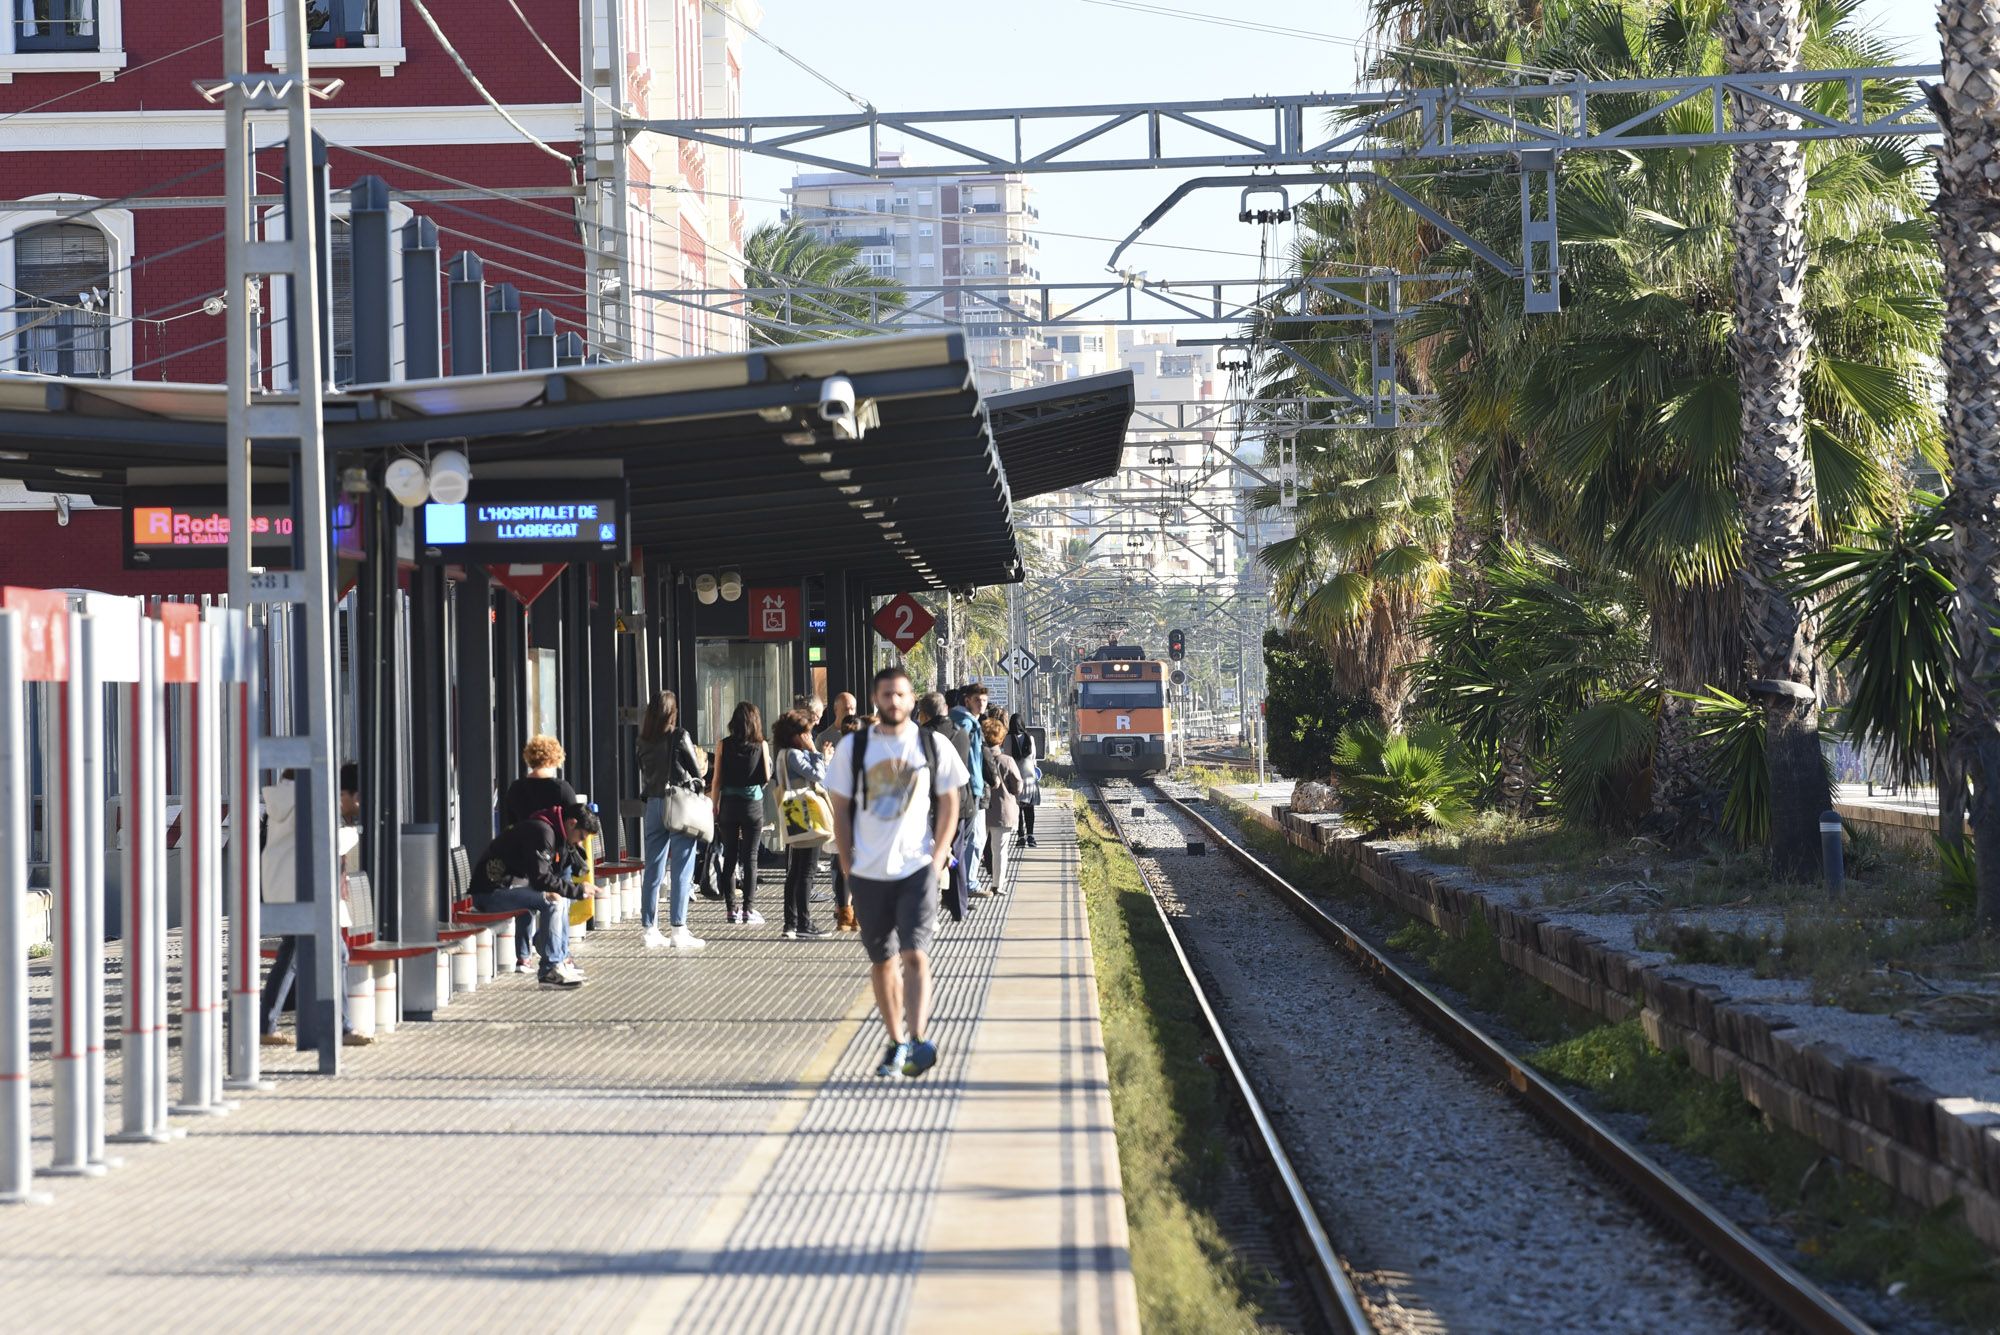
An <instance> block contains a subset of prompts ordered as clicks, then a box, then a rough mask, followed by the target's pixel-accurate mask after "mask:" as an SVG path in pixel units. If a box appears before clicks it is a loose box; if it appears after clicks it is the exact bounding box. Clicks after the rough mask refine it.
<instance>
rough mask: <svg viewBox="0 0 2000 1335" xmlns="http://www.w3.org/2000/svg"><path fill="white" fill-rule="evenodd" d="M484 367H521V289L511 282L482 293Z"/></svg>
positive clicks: (515, 369)
mask: <svg viewBox="0 0 2000 1335" xmlns="http://www.w3.org/2000/svg"><path fill="white" fill-rule="evenodd" d="M486 369H487V370H489V371H518V370H520V369H521V292H520V289H519V288H517V287H515V286H514V285H513V284H512V283H501V284H499V285H498V286H497V287H495V288H494V289H493V290H492V291H491V292H488V293H487V294H486Z"/></svg>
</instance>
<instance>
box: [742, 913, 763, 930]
mask: <svg viewBox="0 0 2000 1335" xmlns="http://www.w3.org/2000/svg"><path fill="white" fill-rule="evenodd" d="M743 925H744V926H745V927H762V926H763V925H764V915H763V914H761V913H759V912H757V910H756V909H745V910H744V911H743Z"/></svg>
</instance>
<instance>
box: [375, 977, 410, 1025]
mask: <svg viewBox="0 0 2000 1335" xmlns="http://www.w3.org/2000/svg"><path fill="white" fill-rule="evenodd" d="M372 967H373V968H374V970H375V1032H376V1033H378V1034H393V1033H395V1032H396V1025H397V1024H398V1023H400V1022H401V1020H402V1018H403V1007H402V1002H403V998H402V993H401V991H400V990H399V988H398V981H397V978H396V961H394V960H377V961H376V962H375V964H374V965H373V966H372Z"/></svg>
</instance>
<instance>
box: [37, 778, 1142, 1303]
mask: <svg viewBox="0 0 2000 1335" xmlns="http://www.w3.org/2000/svg"><path fill="white" fill-rule="evenodd" d="M1041 824H1042V831H1041V833H1042V834H1043V836H1044V837H1043V838H1042V841H1041V842H1042V847H1041V848H1040V849H1039V850H1036V851H1033V852H1030V853H1028V854H1027V855H1026V856H1025V857H1023V858H1022V860H1021V862H1020V864H1019V875H1018V879H1017V882H1016V886H1015V890H1014V893H1013V894H1011V895H1009V896H1006V897H1004V898H999V899H990V900H981V901H977V903H976V905H975V911H974V913H973V914H972V915H971V916H969V917H968V918H967V919H966V921H965V922H963V923H959V924H951V923H949V922H947V923H946V924H945V925H944V926H943V927H942V928H941V930H940V933H939V938H938V941H937V942H936V948H935V953H934V957H933V959H934V967H935V978H936V983H937V992H938V996H937V1005H936V1007H935V1009H934V1014H935V1017H936V1018H935V1020H934V1022H933V1025H932V1032H933V1034H934V1036H935V1037H936V1039H937V1041H938V1043H939V1046H940V1049H941V1053H942V1059H941V1061H940V1063H939V1065H938V1067H937V1069H936V1070H934V1071H933V1072H931V1073H930V1074H929V1075H928V1076H925V1077H924V1078H922V1079H920V1080H908V1079H903V1078H900V1077H899V1078H896V1079H894V1080H878V1079H877V1078H876V1077H875V1076H874V1074H873V1068H874V1066H875V1064H876V1062H877V1061H878V1060H879V1059H880V1053H881V1050H882V1042H883V1038H882V1031H881V1027H880V1025H879V1023H877V1022H876V1020H875V1019H874V1016H873V1013H872V1010H871V1008H870V1005H869V1001H868V997H867V994H866V968H865V964H866V961H865V957H864V956H863V955H862V952H861V950H860V947H859V946H858V945H857V944H856V942H855V939H854V938H853V937H851V936H846V937H836V938H830V939H829V940H827V941H825V942H822V943H794V942H787V941H781V940H779V939H778V936H777V927H776V925H775V919H776V917H777V914H776V910H777V908H778V907H779V905H778V903H777V899H778V894H777V888H776V886H775V885H771V884H767V885H766V886H765V887H764V888H763V890H762V891H761V892H760V898H761V903H760V907H762V908H763V909H764V911H765V912H766V913H768V914H770V915H771V916H772V917H773V920H774V923H773V925H772V926H769V927H763V928H731V927H729V926H727V925H725V924H724V923H722V922H721V913H720V906H719V905H715V904H712V903H710V902H708V901H701V900H698V901H697V909H696V913H695V922H694V929H695V931H696V932H697V934H699V935H702V936H705V937H707V938H708V940H709V943H710V944H709V947H708V949H706V950H704V951H701V952H698V953H692V954H688V955H676V954H675V953H674V952H671V951H653V952H648V951H646V950H644V949H643V948H642V947H641V945H640V943H639V933H638V929H637V927H636V926H635V925H632V924H625V925H623V926H620V927H617V928H613V929H611V930H610V931H608V932H603V933H592V934H591V937H590V942H589V944H588V945H587V946H586V947H585V948H583V949H582V950H581V951H580V952H579V954H578V962H579V963H580V964H581V965H582V966H583V967H584V968H585V969H586V970H587V972H588V973H589V975H590V979H591V981H590V982H589V984H588V985H587V986H585V987H584V988H583V989H581V990H580V991H578V992H576V993H569V994H565V993H555V992H546V991H542V990H540V989H539V988H537V987H536V986H535V984H534V983H533V982H532V981H530V980H529V979H527V978H524V977H502V978H500V979H497V980H495V981H494V982H492V983H490V984H487V985H485V986H482V987H481V988H480V990H479V991H478V992H477V993H476V994H474V995H472V996H469V997H461V998H460V999H459V1000H457V1001H456V1002H454V1004H453V1005H452V1006H450V1007H449V1008H448V1009H446V1010H444V1011H442V1012H440V1015H439V1018H438V1020H437V1021H435V1022H434V1023H431V1024H426V1025H411V1026H406V1027H405V1028H403V1029H402V1030H400V1031H399V1032H397V1033H396V1034H394V1035H391V1036H388V1037H386V1038H384V1039H382V1040H380V1041H379V1042H378V1043H377V1045H376V1046H374V1047H372V1048H366V1049H356V1050H349V1052H348V1053H347V1054H346V1056H347V1060H348V1070H347V1073H346V1074H345V1075H343V1076H341V1077H339V1078H337V1079H328V1078H324V1077H320V1076H316V1075H311V1074H307V1073H305V1071H304V1069H303V1066H304V1061H303V1059H302V1058H300V1057H298V1056H296V1055H295V1054H291V1053H290V1052H289V1051H286V1050H277V1051H278V1060H277V1061H276V1062H274V1063H273V1064H274V1065H276V1066H278V1067H280V1068H281V1069H279V1070H278V1071H276V1072H274V1073H273V1081H274V1084H275V1088H274V1089H272V1090H271V1091H269V1092H266V1093H258V1094H252V1095H247V1096H244V1097H243V1099H242V1101H241V1104H240V1106H239V1107H238V1109H237V1110H236V1111H235V1112H233V1113H231V1114H229V1115H227V1116H224V1117H219V1118H207V1119H188V1120H182V1121H180V1122H179V1123H178V1124H179V1125H181V1126H184V1127H186V1128H187V1129H188V1135H187V1137H186V1138H185V1139H183V1140H180V1141H177V1142H174V1143H170V1144H165V1145H157V1146H153V1145H148V1146H121V1147H118V1149H119V1152H120V1153H122V1155H123V1157H124V1161H125V1162H124V1164H123V1166H122V1167H119V1168H117V1169H115V1170H113V1171H112V1172H111V1173H110V1174H109V1175H108V1176H106V1177H103V1178H100V1179H95V1180H70V1179H55V1180H51V1181H49V1182H48V1184H47V1189H48V1190H49V1191H50V1192H51V1193H52V1195H53V1196H54V1202H53V1203H52V1204H49V1205H42V1206H23V1207H16V1208H12V1209H5V1210H0V1327H4V1328H6V1329H13V1330H35V1331H43V1332H58V1331H63V1332H67V1331H100V1330H103V1331H111V1330H117V1331H121V1332H122V1331H127V1330H132V1329H145V1330H153V1331H169V1330H199V1331H202V1332H205V1333H209V1335H216V1333H219V1332H229V1331H268V1330H273V1329H299V1330H321V1329H332V1328H341V1329H350V1330H377V1329H379V1330H405V1329H408V1330H424V1331H459V1330H463V1331H471V1330H479V1331H499V1330H524V1331H525V1330H535V1331H552V1330H564V1331H566V1330H577V1331H583V1330H589V1331H621V1330H624V1331H664V1330H668V1329H689V1330H701V1331H711V1330H714V1331H736V1330H742V1331H750V1330H755V1331H890V1332H894V1331H918V1332H921V1331H951V1332H954V1333H955V1335H956V1333H959V1332H977V1331H1010V1332H1012V1331H1135V1330H1137V1329H1138V1324H1139V1322H1138V1306H1137V1300H1136V1296H1135V1294H1134V1291H1133V1287H1132V1277H1131V1269H1130V1262H1129V1254H1128V1249H1127V1239H1126V1229H1125V1211H1124V1202H1123V1198H1122V1195H1121V1193H1120V1189H1119V1173H1118V1153H1117V1146H1116V1143H1115V1141H1114V1138H1113V1133H1112V1123H1111V1104H1110V1097H1109V1091H1108V1086H1107V1080H1106V1073H1105V1065H1104V1053H1103V1044H1102V1037H1101V1034H1100V1032H1099V1028H1098V1014H1097V994H1096V984H1095V978H1094V975H1093V973H1092V968H1091V956H1090V938H1089V933H1088V929H1087V924H1086V922H1085V918H1084V911H1083V902H1082V895H1081V891H1080V889H1079V887H1078V884H1077V875H1076V872H1077V856H1076V844H1075V838H1074V827H1073V824H1072V821H1071V818H1070V813H1069V812H1068V811H1067V810H1065V809H1061V808H1057V807H1053V806H1051V807H1046V808H1044V809H1043V811H1042V816H1041ZM767 881H768V877H767ZM825 907H826V909H827V913H828V916H830V907H831V906H825ZM114 1028H115V1026H114ZM272 1051H274V1050H272V1049H266V1052H267V1053H270V1052H272ZM288 1065H289V1066H291V1067H293V1068H295V1069H292V1070H289V1071H287V1070H285V1069H282V1068H284V1067H286V1066H288ZM110 1067H111V1072H112V1075H113V1077H114V1088H113V1091H112V1098H113V1101H114V1111H113V1113H112V1116H113V1117H114V1119H115V1116H116V1113H115V1100H116V1097H117V1094H116V1088H115V1076H116V1073H117V1067H118V1061H117V1055H116V1052H115V1051H114V1053H113V1054H112V1058H111V1062H110ZM46 1098H47V1094H46V1089H45V1088H38V1089H37V1102H38V1103H45V1102H46ZM38 1112H45V1110H44V1109H41V1108H38ZM38 1121H43V1122H44V1123H45V1118H38ZM38 1130H39V1131H40V1132H41V1134H42V1135H43V1136H44V1137H45V1135H46V1127H45V1125H43V1126H42V1127H40V1128H38ZM36 1148H37V1155H38V1159H39V1160H40V1161H43V1162H45V1161H46V1158H47V1152H48V1147H47V1143H46V1140H45V1139H41V1140H38V1143H37V1147H36Z"/></svg>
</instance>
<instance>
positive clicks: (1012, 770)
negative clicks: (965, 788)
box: [972, 717, 1021, 898]
mask: <svg viewBox="0 0 2000 1335" xmlns="http://www.w3.org/2000/svg"><path fill="white" fill-rule="evenodd" d="M979 734H980V736H981V737H983V738H984V739H985V740H986V754H987V755H988V756H990V757H991V758H992V760H993V771H994V776H995V777H994V781H993V784H992V786H991V787H989V788H988V789H987V790H986V810H985V812H984V813H983V814H982V816H981V819H982V820H984V821H985V822H986V854H987V856H988V857H990V858H992V859H993V880H992V883H991V886H990V888H989V889H985V890H975V891H973V892H972V893H973V896H974V897H975V898H983V897H984V896H986V895H988V894H995V895H1004V894H1006V893H1007V857H1008V854H1009V852H1010V845H1011V844H1012V843H1013V842H1014V840H1013V834H1014V827H1015V826H1016V825H1017V824H1019V823H1020V819H1021V803H1020V797H1021V767H1020V765H1019V764H1017V763H1016V762H1015V760H1014V757H1013V756H1011V755H1009V754H1008V753H1007V725H1006V724H1005V723H1003V722H1001V721H1000V720H999V719H997V718H990V717H989V718H984V719H981V720H980V722H979Z"/></svg>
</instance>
